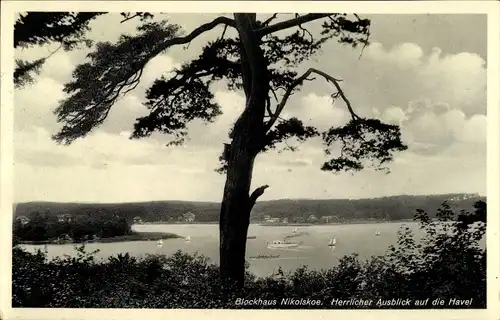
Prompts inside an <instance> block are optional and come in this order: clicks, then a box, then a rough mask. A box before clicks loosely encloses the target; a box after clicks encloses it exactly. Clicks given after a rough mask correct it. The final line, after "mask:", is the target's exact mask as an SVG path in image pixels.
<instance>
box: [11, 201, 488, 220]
mask: <svg viewBox="0 0 500 320" xmlns="http://www.w3.org/2000/svg"><path fill="white" fill-rule="evenodd" d="M478 200H483V201H484V200H485V197H481V196H479V195H475V194H443V195H424V196H421V195H416V196H409V195H403V196H391V197H382V198H373V199H354V200H349V199H329V200H310V199H296V200H293V199H284V200H271V201H259V202H258V203H257V204H256V205H255V207H254V208H253V211H252V215H251V219H252V221H254V222H256V221H262V220H263V219H264V216H266V215H269V216H271V217H276V218H288V219H289V220H290V221H293V220H294V219H297V217H301V218H303V219H307V218H308V217H309V216H310V215H311V214H314V215H315V216H317V217H318V218H320V217H321V216H336V217H337V218H338V221H340V222H342V221H343V222H348V221H356V220H387V221H395V220H403V219H412V218H413V214H414V213H415V211H416V210H417V209H423V210H425V211H429V212H432V211H433V209H434V208H436V207H439V205H440V204H441V203H442V202H443V201H447V202H448V203H449V204H450V206H451V207H452V208H453V209H454V210H462V209H467V208H470V207H471V206H472V204H473V203H474V202H476V201H478ZM14 212H15V217H20V216H26V217H28V218H31V217H32V216H34V215H36V214H40V213H43V214H45V215H48V216H60V215H63V214H69V215H71V216H72V217H75V216H83V217H85V216H86V217H89V216H101V217H116V216H119V217H121V218H124V219H126V220H127V221H129V222H132V221H133V219H134V217H140V218H141V219H142V221H144V222H161V221H163V222H167V221H178V219H179V218H180V217H182V215H183V214H185V213H187V212H192V213H194V214H195V215H196V220H195V221H196V222H217V221H218V220H219V214H220V203H216V202H190V201H154V202H140V203H119V204H102V203H101V204H87V203H55V202H27V203H19V204H16V205H15V208H14ZM431 218H434V216H432V214H431Z"/></svg>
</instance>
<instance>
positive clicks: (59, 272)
mask: <svg viewBox="0 0 500 320" xmlns="http://www.w3.org/2000/svg"><path fill="white" fill-rule="evenodd" d="M454 216H455V215H454V213H453V212H452V211H451V210H450V207H449V206H448V204H447V203H443V205H442V206H441V208H439V209H438V211H437V213H436V217H437V219H434V220H432V219H430V217H429V215H428V214H427V213H426V212H424V211H421V210H419V211H418V212H417V213H416V215H415V220H416V221H418V222H419V224H420V227H421V228H422V229H423V230H424V232H425V234H424V237H423V238H422V239H421V240H420V241H416V240H415V238H414V235H413V234H412V232H411V230H410V229H409V228H406V227H402V229H401V230H400V231H399V233H398V242H397V244H395V245H394V246H391V247H390V248H389V250H388V252H387V254H386V255H384V256H379V257H372V258H371V259H369V260H367V261H360V260H359V259H358V256H357V255H356V254H353V255H350V256H345V257H343V258H342V259H341V260H340V263H339V265H338V266H336V267H333V268H331V269H329V270H319V271H317V270H309V269H308V268H307V267H303V268H299V269H297V270H296V271H295V272H291V273H283V272H280V276H270V277H265V278H257V277H256V276H254V275H252V274H250V273H247V277H246V283H245V286H244V289H242V290H235V289H234V288H231V287H230V286H228V285H227V284H224V283H223V282H222V281H221V280H220V277H219V270H218V266H217V265H214V264H211V263H210V262H209V260H208V259H207V258H206V257H204V256H202V255H198V254H194V255H189V254H186V253H182V252H180V251H179V252H177V253H175V254H173V255H172V256H169V257H167V256H161V255H148V256H146V257H143V258H136V257H132V256H130V255H129V254H128V253H127V254H120V255H118V256H113V257H109V258H108V259H107V260H96V259H95V255H94V254H95V253H96V252H91V253H87V252H86V251H85V248H84V246H79V247H76V250H77V255H76V257H70V256H63V257H58V258H55V259H53V260H51V261H48V260H47V258H46V256H45V254H44V253H43V252H41V251H38V252H36V253H34V254H32V253H28V252H26V251H24V250H22V249H20V248H17V247H14V248H13V269H12V273H13V283H12V284H13V294H12V304H13V306H14V307H58V308H61V307H65V308H79V307H92V308H272V307H274V308H276V307H280V308H304V306H294V305H286V306H283V305H281V306H280V305H278V306H266V305H251V306H245V305H241V304H237V303H236V302H237V298H242V299H247V300H251V299H262V300H277V301H278V304H279V302H280V301H281V299H284V298H293V299H301V298H302V299H320V300H322V301H323V305H321V306H313V307H312V308H318V307H319V308H331V306H330V303H329V302H330V301H331V300H332V299H334V298H340V299H351V298H356V299H359V298H363V299H372V300H373V301H377V300H378V299H386V300H387V299H393V298H401V299H405V298H409V299H412V300H414V299H427V298H429V299H434V298H441V299H445V300H447V299H451V298H456V299H470V298H472V307H476V308H484V307H485V306H486V250H485V249H483V248H482V247H481V245H480V241H481V240H482V238H483V236H484V234H485V231H486V203H485V202H482V201H481V202H477V203H476V204H475V212H474V213H468V212H461V213H460V214H459V215H458V216H457V217H456V219H454ZM410 307H412V306H410ZM443 307H445V308H450V306H448V305H445V306H443ZM343 308H349V307H343ZM352 308H355V307H352Z"/></svg>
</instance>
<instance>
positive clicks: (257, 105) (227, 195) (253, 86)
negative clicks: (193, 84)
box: [219, 14, 269, 288]
mask: <svg viewBox="0 0 500 320" xmlns="http://www.w3.org/2000/svg"><path fill="white" fill-rule="evenodd" d="M235 23H236V27H237V30H238V33H239V37H240V42H241V47H240V53H241V61H242V71H243V86H244V89H245V96H246V106H245V109H244V111H243V112H242V114H241V115H240V117H239V118H238V120H237V121H236V123H235V125H234V129H233V132H232V141H231V145H230V147H229V152H228V168H227V177H226V184H225V187H224V195H223V200H222V204H221V212H220V223H219V231H220V271H221V277H222V280H223V281H228V282H229V283H230V284H231V285H236V287H238V288H241V287H242V286H243V284H244V277H245V253H246V241H247V234H248V226H249V224H250V212H251V210H252V207H253V204H254V203H255V200H256V199H251V197H250V195H249V192H250V185H251V182H252V173H253V165H254V160H255V157H256V156H257V154H258V153H259V151H260V150H261V147H262V145H261V143H260V142H261V138H262V135H263V134H264V133H265V132H264V126H263V121H264V113H265V106H266V99H267V96H268V92H269V80H268V79H269V78H268V69H267V63H266V60H265V59H264V56H263V53H262V50H261V48H260V46H259V44H260V40H259V39H258V38H256V37H255V33H254V29H253V27H254V26H255V17H254V14H235ZM252 198H253V197H252Z"/></svg>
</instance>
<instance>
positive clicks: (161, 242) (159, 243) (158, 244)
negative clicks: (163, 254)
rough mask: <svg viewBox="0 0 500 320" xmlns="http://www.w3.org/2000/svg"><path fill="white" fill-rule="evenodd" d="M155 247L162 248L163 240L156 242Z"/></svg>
mask: <svg viewBox="0 0 500 320" xmlns="http://www.w3.org/2000/svg"><path fill="white" fill-rule="evenodd" d="M156 246H157V247H162V246H163V240H162V239H160V240H158V241H157V242H156Z"/></svg>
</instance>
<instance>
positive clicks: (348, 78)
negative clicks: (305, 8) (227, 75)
mask: <svg viewBox="0 0 500 320" xmlns="http://www.w3.org/2000/svg"><path fill="white" fill-rule="evenodd" d="M164 16H165V17H168V19H169V20H170V21H171V22H172V23H176V24H179V25H181V26H182V27H183V29H184V30H185V32H186V33H188V32H190V31H191V30H193V29H194V28H195V27H196V26H198V25H199V24H201V23H205V22H209V21H210V20H212V19H213V18H214V17H215V16H216V15H215V14H165V15H164ZM364 16H365V17H368V18H370V19H371V21H372V27H371V38H370V39H371V45H370V46H368V47H367V48H365V49H364V51H363V53H362V55H361V56H360V53H361V52H360V49H354V50H353V49H352V48H350V47H347V46H343V45H340V44H338V43H337V42H336V41H330V42H329V43H327V44H326V45H325V46H324V47H323V49H322V52H321V53H319V54H317V55H316V56H315V57H314V58H313V59H311V60H309V61H307V62H306V63H305V64H304V65H302V66H299V69H303V70H304V69H305V68H307V67H315V68H318V69H321V70H323V71H326V72H328V73H329V74H330V75H332V76H335V77H337V78H341V79H342V80H343V81H342V87H343V90H344V92H345V93H346V95H347V96H348V97H349V99H350V101H351V103H352V105H353V106H354V108H355V109H356V112H357V113H358V114H359V115H361V116H365V117H377V118H380V119H381V120H383V121H384V122H387V123H393V124H399V125H400V126H401V129H402V135H403V141H404V142H405V143H406V144H407V145H408V147H409V149H408V150H407V151H405V152H402V153H398V154H396V155H395V158H394V161H393V162H392V163H391V164H390V165H389V169H390V171H391V173H390V174H385V173H383V172H379V171H374V170H369V169H367V170H364V171H362V172H358V173H355V174H351V173H340V174H333V173H330V172H323V171H321V170H320V167H321V165H322V164H323V162H325V161H326V160H328V158H327V156H325V154H324V153H323V149H322V147H321V143H320V141H318V140H313V141H310V142H306V143H304V144H301V145H300V148H299V151H297V152H283V153H278V152H269V153H265V154H262V155H259V156H258V158H257V160H256V162H255V168H254V175H253V181H252V185H253V187H258V186H260V185H263V184H268V185H269V186H270V188H269V189H268V190H266V193H265V194H264V195H263V196H262V197H261V198H260V200H270V199H283V198H312V199H332V198H373V197H381V196H390V195H400V194H443V193H455V192H467V193H469V192H470V193H480V194H483V195H484V194H485V192H486V60H487V57H486V17H485V16H481V15H438V14H432V15H431V14H427V15H368V16H367V15H364ZM283 18H287V16H286V15H284V16H283ZM120 20H121V16H119V15H116V14H114V15H105V16H103V17H100V18H98V19H96V20H95V21H94V22H92V24H91V31H90V33H89V37H90V38H91V39H93V40H95V41H110V42H114V41H116V40H117V39H118V37H119V35H120V34H122V33H129V34H133V33H134V30H135V27H136V26H137V23H134V22H130V23H126V24H120V23H119V22H120ZM308 28H310V30H311V31H312V32H313V31H314V30H318V24H317V23H316V24H314V23H313V24H312V25H310V26H309V27H308ZM221 32H222V28H216V29H214V30H212V31H211V32H209V33H207V34H204V35H203V36H201V37H199V38H197V39H196V40H194V41H193V42H192V43H191V44H190V46H189V48H188V49H186V50H185V49H184V48H183V47H176V48H174V49H172V50H171V51H168V52H167V53H165V54H163V55H161V56H158V57H156V58H155V59H153V60H152V61H151V62H150V63H149V64H148V65H147V66H146V69H145V70H144V73H143V76H142V78H141V83H140V85H139V86H138V87H137V88H136V89H135V90H134V91H132V92H130V93H129V94H128V95H127V96H125V97H124V98H123V99H121V100H120V101H119V102H118V103H117V104H116V105H115V106H114V107H113V109H112V111H111V112H110V115H109V118H108V119H107V121H106V122H105V123H104V124H103V125H101V126H100V127H98V128H96V129H95V130H94V131H92V133H91V134H89V135H88V136H87V137H85V138H84V139H79V140H77V141H75V142H74V143H73V144H72V145H70V146H61V145H57V144H56V143H55V142H54V141H52V140H51V135H52V134H54V133H56V132H57V131H58V128H60V124H58V123H57V122H56V118H55V116H54V114H53V111H54V109H55V108H56V107H57V105H58V102H59V101H60V100H61V99H63V98H64V97H65V95H64V93H63V92H62V88H63V85H64V83H65V82H67V81H69V80H70V79H71V74H72V71H73V70H74V68H75V67H76V66H77V65H78V64H80V63H82V62H84V61H85V56H86V54H87V53H88V52H89V50H87V49H86V50H77V51H72V52H63V51H58V52H57V53H55V54H54V55H53V56H52V57H51V58H50V59H49V60H48V61H47V62H46V64H45V65H44V67H43V69H42V71H41V73H40V75H39V76H38V77H37V82H36V83H35V84H34V85H31V86H27V87H26V88H24V89H21V90H16V92H15V96H14V99H15V100H14V104H15V108H14V109H15V111H14V152H15V153H14V160H15V164H14V169H15V171H14V185H15V186H14V200H15V202H25V201H61V202H132V201H150V200H191V201H220V200H221V198H222V189H223V186H224V182H225V176H223V175H220V174H218V173H216V172H215V171H214V169H216V168H217V165H218V156H219V154H220V152H221V149H222V146H223V143H224V142H228V139H227V133H228V130H229V128H230V127H231V125H232V124H233V123H234V120H235V119H236V118H237V116H238V115H239V113H240V112H241V111H242V109H243V106H244V96H243V94H242V93H241V92H235V91H232V92H231V91H227V89H226V88H225V87H223V86H221V85H216V86H214V93H215V99H216V101H217V102H218V103H219V104H220V105H221V106H222V110H223V115H221V116H220V117H219V118H218V119H217V120H216V121H215V122H214V123H213V124H209V125H205V124H201V123H193V124H192V125H191V126H190V127H189V128H190V130H189V132H190V134H189V137H190V140H189V141H188V142H187V143H186V144H185V145H184V146H179V147H166V146H165V144H166V142H168V141H169V138H168V137H165V136H161V135H155V136H153V137H150V138H146V139H140V140H130V139H129V136H130V132H131V130H132V128H133V123H134V121H135V119H136V118H137V117H140V116H142V115H144V114H146V112H147V110H146V109H145V107H144V106H143V105H142V101H143V98H144V94H145V91H146V90H147V88H148V87H149V86H150V85H151V84H152V83H153V82H154V80H155V79H157V78H159V77H160V76H162V75H168V72H169V71H171V70H172V68H173V67H175V66H178V65H179V64H181V63H183V62H184V61H187V60H188V59H190V58H193V57H196V56H197V55H198V54H199V53H200V50H201V47H202V45H203V44H204V43H206V41H207V40H210V39H215V37H218V36H219V35H220V34H221ZM228 35H230V34H228ZM54 49H55V47H54V46H46V47H37V48H31V49H26V50H16V53H15V55H16V58H23V59H35V58H39V57H43V56H46V55H48V54H49V53H50V52H51V50H54ZM331 93H333V91H332V88H331V87H330V86H329V85H328V84H326V83H325V82H324V81H323V80H322V79H320V78H318V79H317V80H315V81H314V82H312V83H307V84H306V85H304V86H303V88H302V90H301V91H300V92H299V93H297V94H295V95H293V96H292V98H291V99H290V100H289V103H288V104H287V107H286V108H285V110H284V113H283V116H284V117H290V116H297V117H299V118H300V119H302V120H303V121H304V122H305V123H306V124H308V125H315V126H317V127H318V128H319V129H326V128H329V127H331V126H334V125H342V124H343V123H346V122H347V121H348V120H349V118H348V113H347V111H346V109H345V106H344V105H343V104H342V103H340V102H336V103H335V104H334V105H332V103H331V101H330V100H329V96H330V94H331Z"/></svg>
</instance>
